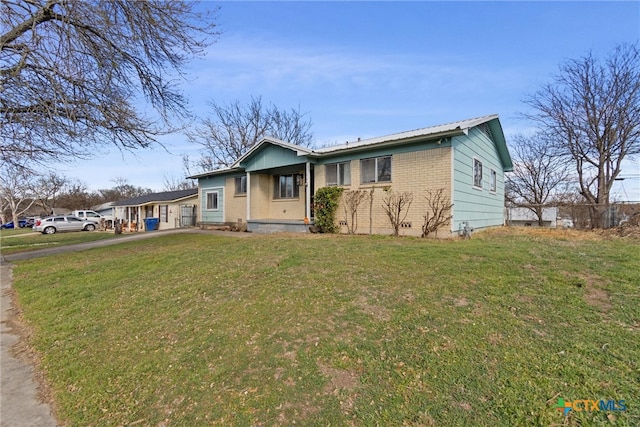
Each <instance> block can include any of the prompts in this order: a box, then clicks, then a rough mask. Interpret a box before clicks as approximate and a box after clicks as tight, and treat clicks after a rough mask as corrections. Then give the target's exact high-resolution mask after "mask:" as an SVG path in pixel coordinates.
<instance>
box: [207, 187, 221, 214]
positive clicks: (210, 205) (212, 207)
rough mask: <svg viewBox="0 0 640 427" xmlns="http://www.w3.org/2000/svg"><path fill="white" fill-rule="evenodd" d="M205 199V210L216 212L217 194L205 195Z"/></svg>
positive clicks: (215, 192)
mask: <svg viewBox="0 0 640 427" xmlns="http://www.w3.org/2000/svg"><path fill="white" fill-rule="evenodd" d="M205 197H206V199H207V210H209V211H217V210H218V192H217V191H213V192H211V193H206V194H205Z"/></svg>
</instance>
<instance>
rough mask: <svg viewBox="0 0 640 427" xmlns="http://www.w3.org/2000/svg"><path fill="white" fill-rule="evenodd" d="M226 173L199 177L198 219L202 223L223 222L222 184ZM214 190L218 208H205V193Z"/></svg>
mask: <svg viewBox="0 0 640 427" xmlns="http://www.w3.org/2000/svg"><path fill="white" fill-rule="evenodd" d="M227 176H228V175H217V176H213V177H207V178H200V180H199V185H200V213H201V217H200V221H201V222H203V223H223V222H224V206H225V202H224V184H225V179H226V178H227ZM212 191H215V192H217V193H218V209H217V210H207V193H210V192H212Z"/></svg>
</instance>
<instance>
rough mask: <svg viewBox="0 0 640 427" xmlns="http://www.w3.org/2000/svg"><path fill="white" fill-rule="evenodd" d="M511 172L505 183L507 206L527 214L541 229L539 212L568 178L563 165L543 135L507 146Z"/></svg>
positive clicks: (521, 139)
mask: <svg viewBox="0 0 640 427" xmlns="http://www.w3.org/2000/svg"><path fill="white" fill-rule="evenodd" d="M510 148H511V150H510V151H511V156H512V157H513V163H514V168H513V172H510V173H509V174H508V175H507V177H506V179H507V187H508V188H509V191H507V192H506V193H505V198H506V200H507V202H509V203H510V204H513V205H515V206H520V207H523V208H526V209H529V210H531V211H532V212H533V213H534V214H535V215H536V217H537V218H538V224H539V225H540V226H542V225H543V220H542V212H543V210H544V207H545V205H546V204H547V202H548V201H550V199H551V198H552V197H553V194H554V192H555V191H556V189H557V188H558V186H559V185H561V184H563V183H565V182H566V181H567V179H568V178H569V171H568V167H567V163H566V161H565V160H564V159H563V158H562V157H560V156H557V155H556V152H555V148H554V147H553V146H552V143H551V142H550V141H548V140H547V138H546V137H545V135H544V134H541V133H539V134H536V135H534V136H531V137H525V136H523V135H516V136H515V137H514V138H513V143H512V144H511V147H510Z"/></svg>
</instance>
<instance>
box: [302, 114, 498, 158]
mask: <svg viewBox="0 0 640 427" xmlns="http://www.w3.org/2000/svg"><path fill="white" fill-rule="evenodd" d="M497 118H498V115H497V114H492V115H489V116H483V117H477V118H475V119H467V120H460V121H457V122H452V123H447V124H444V125H437V126H430V127H426V128H421V129H415V130H410V131H406V132H400V133H394V134H391V135H386V136H378V137H375V138H369V139H362V140H359V141H353V142H347V143H345V144H341V145H334V146H330V147H324V148H320V149H316V150H314V152H315V153H318V154H326V153H332V152H334V151H341V150H351V149H354V148H358V147H366V146H369V145H376V144H381V143H389V142H394V141H403V140H406V139H412V138H418V137H428V136H437V135H443V136H444V135H445V134H450V133H467V132H468V130H469V129H471V128H472V127H475V126H478V125H481V124H482V123H486V122H489V121H491V120H493V119H497Z"/></svg>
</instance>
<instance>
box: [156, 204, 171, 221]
mask: <svg viewBox="0 0 640 427" xmlns="http://www.w3.org/2000/svg"><path fill="white" fill-rule="evenodd" d="M158 213H159V214H160V222H169V205H159V209H158Z"/></svg>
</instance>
